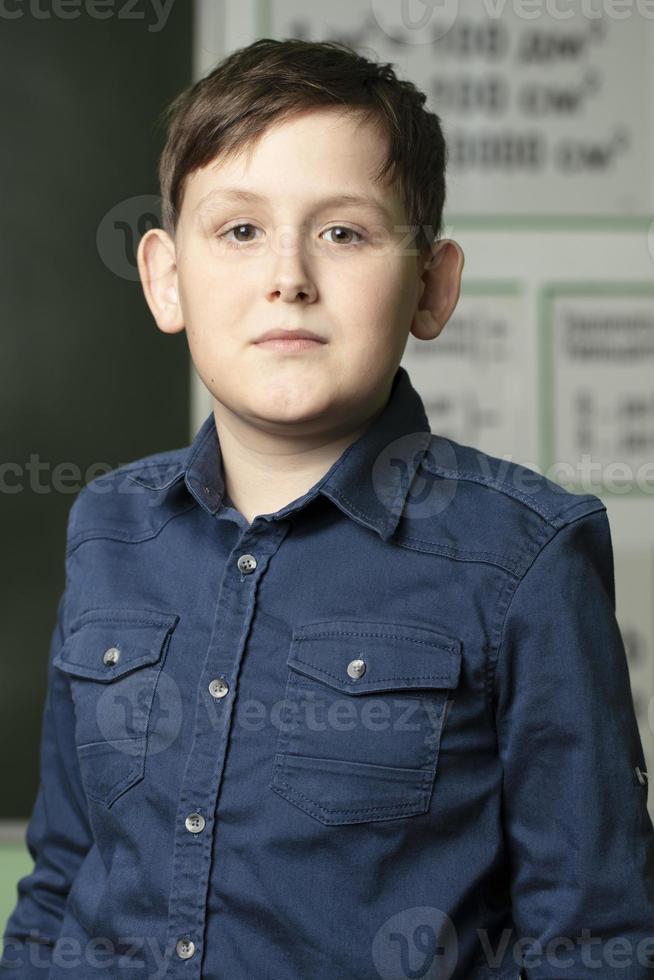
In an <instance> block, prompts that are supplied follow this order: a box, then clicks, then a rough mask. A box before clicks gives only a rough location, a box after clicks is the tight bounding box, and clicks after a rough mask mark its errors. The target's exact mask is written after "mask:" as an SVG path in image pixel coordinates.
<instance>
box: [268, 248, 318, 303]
mask: <svg viewBox="0 0 654 980" xmlns="http://www.w3.org/2000/svg"><path fill="white" fill-rule="evenodd" d="M317 295H318V289H317V287H316V283H315V280H314V277H313V275H312V273H311V269H310V265H309V262H308V260H307V256H306V254H305V253H304V251H303V249H302V246H301V245H300V244H298V242H297V238H296V237H295V236H293V238H292V239H290V238H289V236H286V239H284V240H282V241H278V242H277V245H276V247H275V250H274V261H273V270H272V280H271V283H270V287H269V298H270V299H276V298H279V299H281V300H284V301H285V302H290V303H293V302H295V301H296V300H298V299H300V300H305V301H307V302H309V303H312V302H314V301H315V299H316V296H317Z"/></svg>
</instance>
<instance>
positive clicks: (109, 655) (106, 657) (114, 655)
mask: <svg viewBox="0 0 654 980" xmlns="http://www.w3.org/2000/svg"><path fill="white" fill-rule="evenodd" d="M119 660H120V650H119V649H118V647H109V649H108V650H105V652H104V654H103V656H102V662H103V663H105V664H107V666H108V667H111V666H112V664H117V663H118V661H119Z"/></svg>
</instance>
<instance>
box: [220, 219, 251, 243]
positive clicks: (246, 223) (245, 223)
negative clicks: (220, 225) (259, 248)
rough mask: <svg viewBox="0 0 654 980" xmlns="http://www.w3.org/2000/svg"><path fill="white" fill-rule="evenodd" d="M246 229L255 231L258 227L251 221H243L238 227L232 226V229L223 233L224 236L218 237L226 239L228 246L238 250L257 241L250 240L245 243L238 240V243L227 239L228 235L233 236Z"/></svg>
mask: <svg viewBox="0 0 654 980" xmlns="http://www.w3.org/2000/svg"><path fill="white" fill-rule="evenodd" d="M244 228H253V229H255V228H256V225H253V224H252V223H251V222H249V221H241V222H239V224H237V225H232V227H231V228H228V229H227V231H224V232H223V233H222V235H219V236H218V237H219V238H224V239H225V241H226V242H227V244H228V245H230V246H231V247H232V248H238V247H239V246H240V245H248V244H249V243H250V242H252V241H255V239H253V238H249V239H246V240H245V241H243V239H241V238H237V239H236V241H234V240H233V239H229V238H228V237H227V236H228V235H231V233H232V232H233V231H234V232H238V233H240V232H242V231H243V229H244Z"/></svg>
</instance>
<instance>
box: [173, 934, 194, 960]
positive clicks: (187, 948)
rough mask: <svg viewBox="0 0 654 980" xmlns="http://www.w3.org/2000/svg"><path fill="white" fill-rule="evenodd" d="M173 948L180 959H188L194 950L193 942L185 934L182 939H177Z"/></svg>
mask: <svg viewBox="0 0 654 980" xmlns="http://www.w3.org/2000/svg"><path fill="white" fill-rule="evenodd" d="M175 950H176V951H177V955H178V956H179V958H180V959H181V960H188V959H189V957H191V956H193V953H194V952H195V943H194V942H193V940H192V939H187V938H186V936H185V937H184V939H178V940H177V945H176V946H175Z"/></svg>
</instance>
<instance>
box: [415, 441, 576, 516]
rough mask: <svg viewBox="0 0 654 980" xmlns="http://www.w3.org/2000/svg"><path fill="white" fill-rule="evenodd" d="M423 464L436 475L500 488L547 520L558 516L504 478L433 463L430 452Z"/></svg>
mask: <svg viewBox="0 0 654 980" xmlns="http://www.w3.org/2000/svg"><path fill="white" fill-rule="evenodd" d="M506 462H507V463H509V462H510V461H508V460H507V461H506ZM421 465H422V466H424V467H425V469H427V470H429V472H430V473H432V474H433V475H434V476H442V477H445V478H446V479H448V480H458V479H462V480H469V481H471V482H473V483H480V484H481V485H482V486H485V487H489V488H490V489H491V490H498V491H499V492H500V493H505V494H506V495H507V496H508V497H513V498H514V499H515V500H520V501H521V502H522V503H523V504H527V505H528V506H531V507H532V509H533V510H535V511H536V512H537V513H538V514H540V516H541V517H543V518H544V519H545V520H547V521H551V519H552V518H555V517H556V515H555V513H554V512H553V511H552V510H551V509H550V508H549V507H545V506H543V505H540V504H539V503H538V501H537V500H536V498H535V497H533V496H532V495H531V494H530V493H526V492H525V491H524V490H518V489H517V488H516V487H512V486H511V484H510V483H506V482H505V481H504V480H498V479H496V478H495V477H485V476H482V474H481V473H475V472H474V471H472V470H449V469H445V468H444V467H442V466H439V465H438V463H433V462H432V461H431V459H430V456H429V454H428V453H427V454H425V456H424V458H423V460H422V463H421ZM544 479H545V478H544ZM561 492H562V493H566V492H567V491H565V490H564V489H563V488H561Z"/></svg>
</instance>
